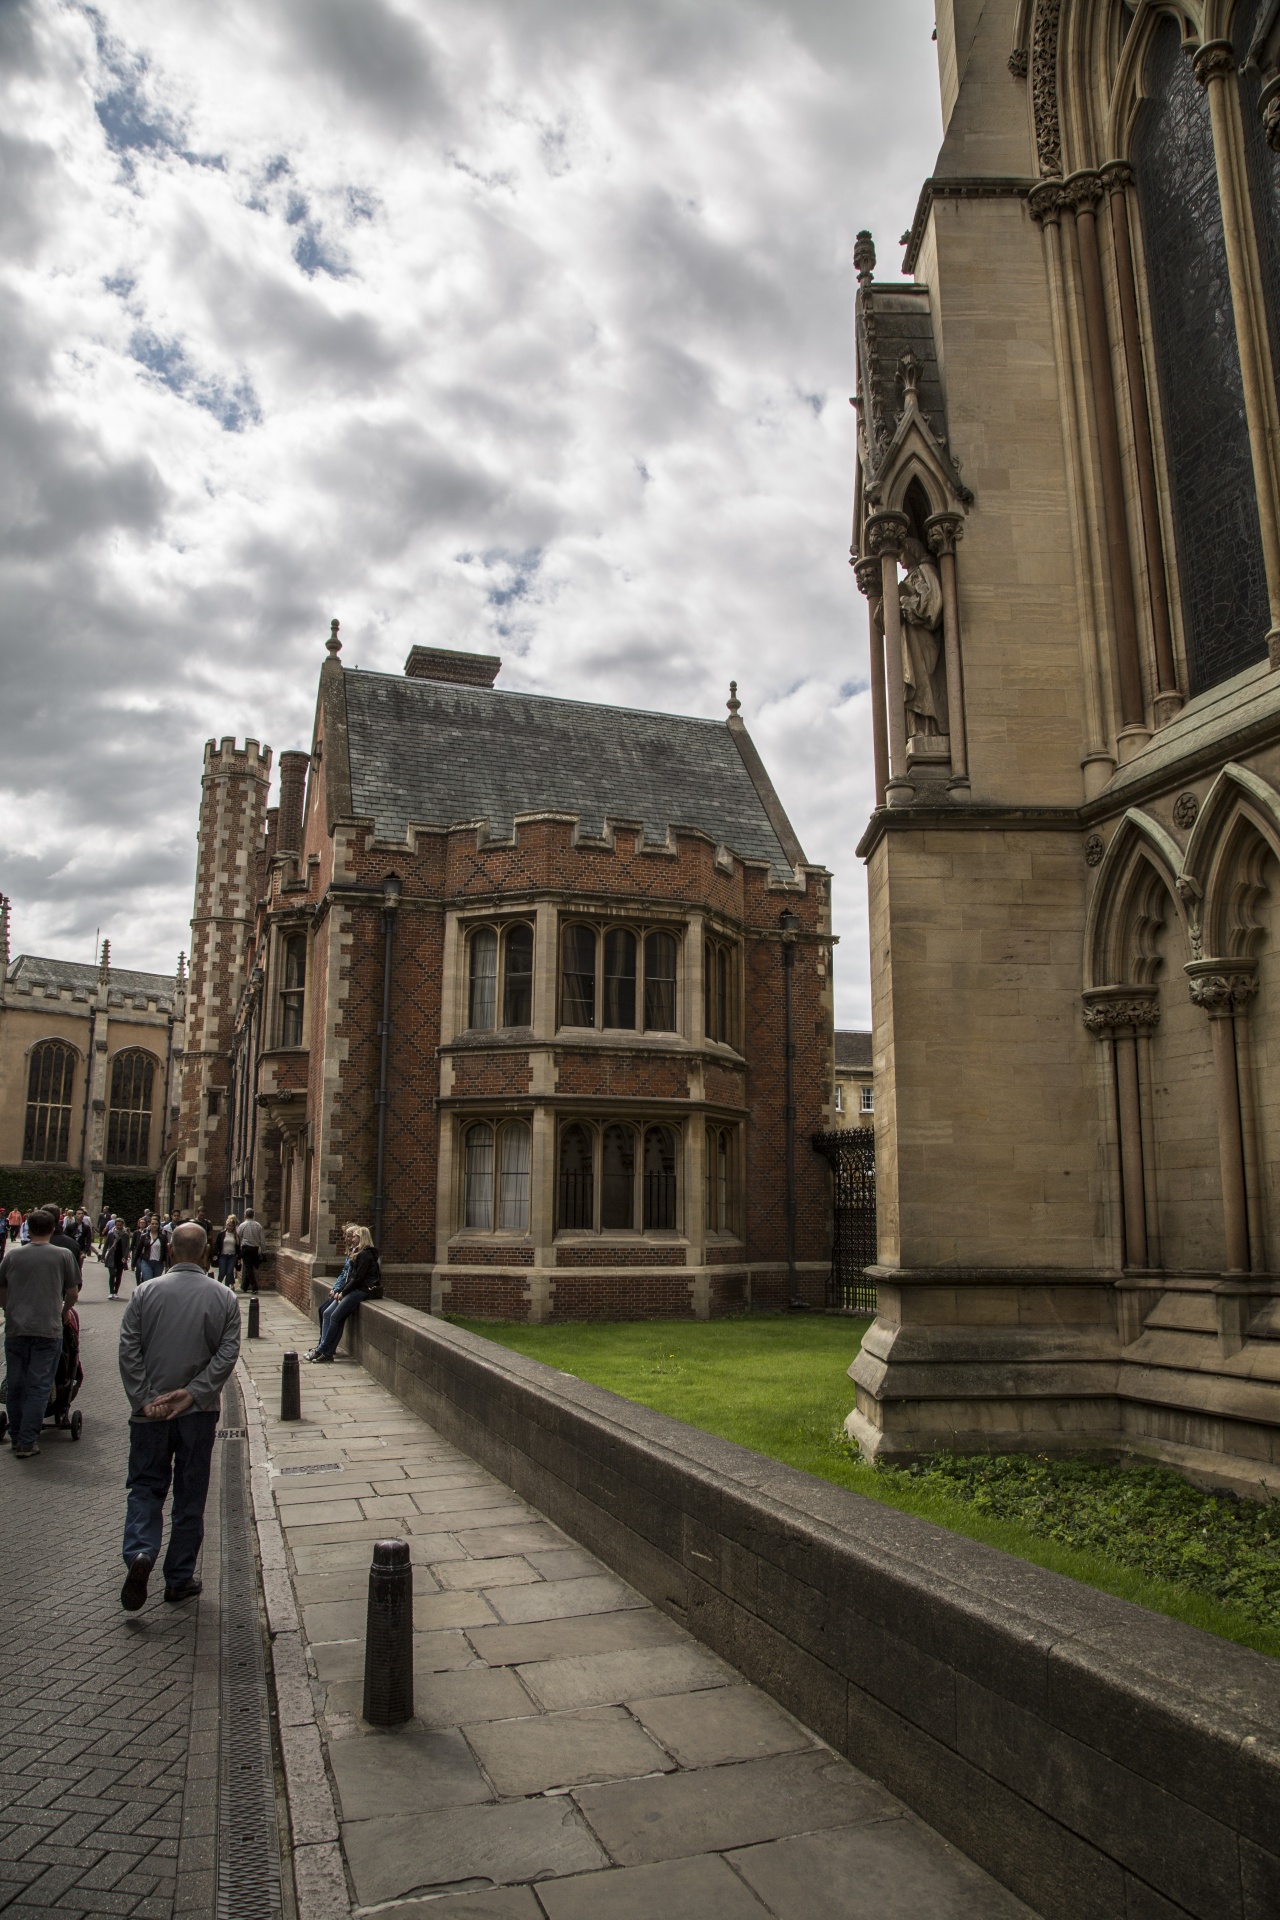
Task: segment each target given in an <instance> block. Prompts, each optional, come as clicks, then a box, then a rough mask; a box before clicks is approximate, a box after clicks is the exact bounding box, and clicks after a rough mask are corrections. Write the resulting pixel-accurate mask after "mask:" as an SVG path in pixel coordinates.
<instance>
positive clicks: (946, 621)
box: [924, 513, 969, 790]
mask: <svg viewBox="0 0 1280 1920" xmlns="http://www.w3.org/2000/svg"><path fill="white" fill-rule="evenodd" d="M924 531H925V538H926V540H927V541H928V542H929V547H930V551H931V552H933V553H935V554H936V555H937V558H938V577H939V578H940V580H941V581H942V646H943V657H944V659H945V661H946V668H947V730H948V733H949V734H950V737H951V778H950V780H949V781H948V782H947V785H948V786H949V787H951V788H953V789H955V788H964V789H966V790H967V788H968V785H969V747H968V738H967V735H966V732H965V717H964V668H963V664H962V662H961V658H960V601H959V598H958V595H957V593H956V547H957V545H958V543H959V540H960V536H961V534H962V533H963V532H964V519H963V517H962V516H961V515H960V514H958V513H934V514H931V515H930V516H929V518H928V519H927V520H926V521H925V524H924Z"/></svg>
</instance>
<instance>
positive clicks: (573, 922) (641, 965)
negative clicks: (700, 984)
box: [556, 911, 689, 1179]
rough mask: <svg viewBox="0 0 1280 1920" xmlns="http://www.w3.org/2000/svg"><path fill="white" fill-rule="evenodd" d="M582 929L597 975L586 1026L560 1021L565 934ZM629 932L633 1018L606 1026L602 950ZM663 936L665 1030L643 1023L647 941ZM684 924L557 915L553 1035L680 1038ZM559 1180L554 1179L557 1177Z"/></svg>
mask: <svg viewBox="0 0 1280 1920" xmlns="http://www.w3.org/2000/svg"><path fill="white" fill-rule="evenodd" d="M579 927H583V928H586V929H587V930H588V931H589V932H590V933H591V935H592V937H593V939H594V942H595V972H594V976H593V979H594V986H593V997H594V1005H593V1012H594V1015H595V1018H594V1020H593V1021H592V1023H591V1024H590V1025H589V1026H588V1025H586V1024H585V1023H582V1022H577V1023H570V1022H568V1021H566V1020H565V1018H564V1007H565V951H566V943H567V940H568V936H569V935H570V933H571V932H572V931H573V930H574V929H575V928H579ZM618 933H627V934H630V935H631V937H632V939H633V940H634V941H635V949H636V951H635V959H636V970H635V976H634V977H635V1019H634V1021H633V1023H632V1024H631V1025H630V1026H612V1027H611V1026H606V1025H605V1018H604V1017H605V1011H606V1007H605V1000H606V995H605V952H606V947H607V943H608V939H609V936H610V935H611V934H618ZM663 934H665V935H666V936H667V938H668V939H670V940H672V941H673V942H674V944H675V950H676V955H675V958H676V965H675V1009H674V1016H673V1024H672V1025H671V1026H669V1027H665V1026H664V1027H659V1026H653V1027H651V1026H649V1025H647V1023H646V1018H645V1015H646V1004H645V1003H646V997H647V991H646V970H647V967H648V943H649V941H650V939H651V938H652V937H654V936H655V935H663ZM688 934H689V927H688V922H687V921H684V920H681V921H671V920H651V919H650V918H649V917H648V916H647V915H644V914H641V915H634V914H628V915H626V916H625V917H619V918H616V919H615V918H613V917H612V916H597V915H592V914H590V913H581V912H573V911H568V912H565V913H562V914H561V916H560V923H559V928H558V936H557V942H556V946H557V954H556V1031H557V1033H567V1034H573V1033H601V1034H612V1033H635V1034H664V1035H684V1034H685V1032H686V1027H687V1024H688V1022H687V1011H686V1010H687V1006H688V986H687V975H688ZM557 1179H558V1175H557Z"/></svg>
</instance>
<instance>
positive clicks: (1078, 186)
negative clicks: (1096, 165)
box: [1062, 167, 1102, 213]
mask: <svg viewBox="0 0 1280 1920" xmlns="http://www.w3.org/2000/svg"><path fill="white" fill-rule="evenodd" d="M1062 192H1063V197H1064V198H1065V200H1066V203H1067V205H1068V206H1069V207H1070V209H1071V211H1072V212H1073V213H1092V212H1093V211H1094V209H1095V208H1096V207H1097V205H1098V202H1099V201H1100V200H1101V198H1102V175H1101V174H1100V173H1095V172H1094V171H1093V169H1092V167H1088V168H1086V169H1085V170H1084V171H1083V172H1081V173H1073V174H1072V176H1071V178H1070V179H1069V180H1068V181H1066V182H1065V183H1064V185H1063V188H1062Z"/></svg>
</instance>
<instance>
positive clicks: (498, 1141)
mask: <svg viewBox="0 0 1280 1920" xmlns="http://www.w3.org/2000/svg"><path fill="white" fill-rule="evenodd" d="M482 1127H484V1128H487V1129H488V1130H489V1134H490V1136H491V1138H490V1146H491V1149H492V1161H491V1164H490V1168H489V1224H488V1226H485V1225H483V1224H481V1223H475V1222H471V1221H469V1220H468V1218H467V1213H468V1209H469V1207H470V1195H469V1192H468V1184H469V1174H468V1168H467V1154H468V1143H469V1140H470V1136H471V1135H472V1134H474V1133H478V1132H479V1130H480V1129H481V1128H482ZM517 1129H518V1130H519V1131H520V1132H521V1133H523V1134H524V1136H525V1139H526V1141H527V1142H528V1160H529V1164H528V1169H527V1180H528V1186H527V1190H526V1196H525V1222H524V1225H523V1226H522V1227H503V1226H499V1225H498V1224H497V1222H498V1213H499V1206H500V1198H499V1182H500V1180H501V1177H502V1140H503V1136H504V1135H507V1134H512V1133H514V1132H515V1131H516V1130H517ZM534 1173H535V1156H534V1146H533V1126H532V1124H531V1122H530V1120H529V1119H528V1118H527V1117H526V1116H525V1115H524V1114H504V1113H498V1114H488V1113H476V1114H468V1115H467V1116H466V1117H465V1119H463V1120H461V1121H460V1122H459V1126H458V1152H457V1193H456V1196H455V1202H454V1221H455V1232H456V1233H457V1234H458V1235H459V1236H462V1237H464V1238H465V1239H467V1240H484V1241H486V1242H487V1241H499V1242H502V1243H522V1242H525V1241H527V1240H528V1238H529V1231H530V1227H531V1224H532V1220H533V1212H534Z"/></svg>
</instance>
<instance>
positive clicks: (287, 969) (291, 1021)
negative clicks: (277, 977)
mask: <svg viewBox="0 0 1280 1920" xmlns="http://www.w3.org/2000/svg"><path fill="white" fill-rule="evenodd" d="M283 961H284V984H283V986H282V987H281V989H280V1045H281V1046H282V1047H300V1046H301V1045H302V1010H303V1006H304V1004H305V1001H306V988H307V936H306V934H305V933H291V934H290V935H289V937H288V939H287V940H286V941H285V942H284V954H283Z"/></svg>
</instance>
